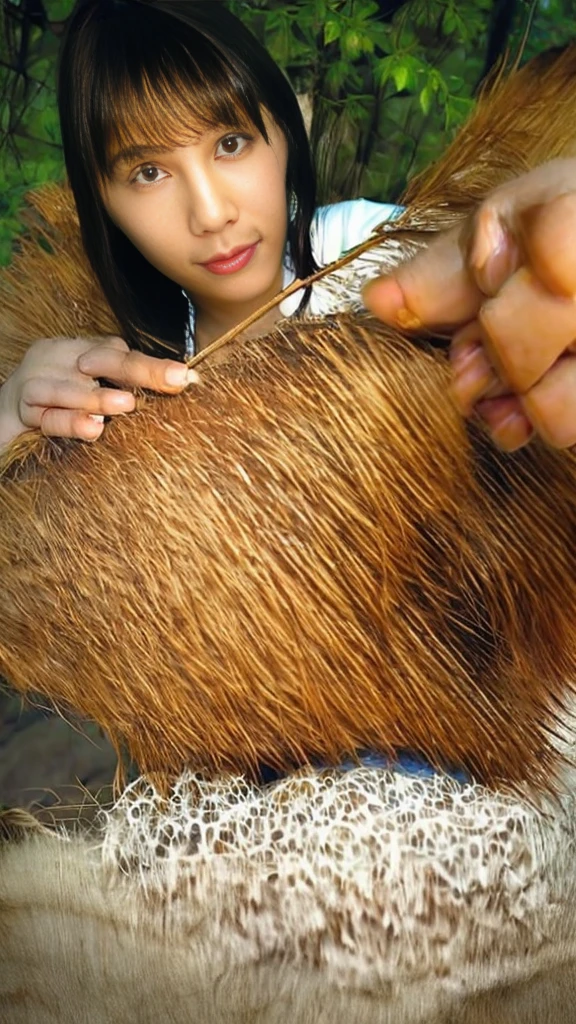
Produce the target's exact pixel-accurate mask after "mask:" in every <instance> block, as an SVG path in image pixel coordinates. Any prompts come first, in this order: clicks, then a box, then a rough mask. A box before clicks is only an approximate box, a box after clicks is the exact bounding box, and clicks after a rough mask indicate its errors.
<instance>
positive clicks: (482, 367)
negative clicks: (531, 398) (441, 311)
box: [450, 320, 504, 416]
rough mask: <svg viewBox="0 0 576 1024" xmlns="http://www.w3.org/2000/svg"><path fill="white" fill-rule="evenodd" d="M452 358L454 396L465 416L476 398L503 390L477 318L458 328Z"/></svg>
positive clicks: (499, 392)
mask: <svg viewBox="0 0 576 1024" xmlns="http://www.w3.org/2000/svg"><path fill="white" fill-rule="evenodd" d="M450 362H451V365H452V370H453V374H454V376H453V381H452V386H451V392H452V396H453V398H454V400H455V402H456V405H457V407H458V409H459V410H460V412H461V413H462V415H463V416H469V415H470V413H471V412H472V408H473V406H474V405H475V404H476V402H477V401H478V400H479V399H480V398H482V397H483V396H485V395H489V396H493V395H498V394H501V393H503V391H504V388H503V386H502V385H501V384H500V381H499V380H498V378H497V377H496V374H495V373H494V369H493V367H492V366H491V364H490V362H489V360H488V358H487V356H486V353H485V351H484V348H483V346H482V337H481V330H480V325H479V323H478V321H477V320H475V321H473V322H472V323H470V324H467V326H466V327H464V328H462V330H460V331H458V332H457V333H456V334H455V335H454V338H453V339H452V344H451V347H450Z"/></svg>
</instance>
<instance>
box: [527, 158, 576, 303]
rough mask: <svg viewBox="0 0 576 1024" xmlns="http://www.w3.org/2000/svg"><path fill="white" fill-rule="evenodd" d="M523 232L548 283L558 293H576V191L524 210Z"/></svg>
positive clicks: (532, 257) (531, 255)
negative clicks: (575, 241)
mask: <svg viewBox="0 0 576 1024" xmlns="http://www.w3.org/2000/svg"><path fill="white" fill-rule="evenodd" d="M575 169H576V168H575ZM519 233H520V238H521V243H522V246H523V249H524V251H525V253H526V259H527V261H528V263H529V264H530V266H531V267H532V268H533V270H534V273H535V274H536V275H537V276H538V278H539V279H540V280H541V281H542V283H543V284H544V285H545V287H546V288H548V290H549V291H551V292H552V293H553V294H555V295H562V296H564V297H572V296H574V295H576V245H575V244H574V240H575V239H576V192H572V193H570V194H568V195H562V196H558V197H557V198H556V199H553V200H551V201H550V202H548V203H546V204H545V205H534V206H531V207H529V208H528V209H527V210H525V211H523V213H522V214H521V216H520V218H519Z"/></svg>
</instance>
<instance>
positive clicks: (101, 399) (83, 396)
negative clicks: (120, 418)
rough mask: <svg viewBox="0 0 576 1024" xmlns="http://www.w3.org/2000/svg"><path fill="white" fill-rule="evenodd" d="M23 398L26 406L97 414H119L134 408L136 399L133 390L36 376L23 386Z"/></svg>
mask: <svg viewBox="0 0 576 1024" xmlns="http://www.w3.org/2000/svg"><path fill="white" fill-rule="evenodd" d="M21 401H22V402H23V403H24V405H26V406H35V405H37V406H41V407H42V408H45V409H49V408H55V409H76V410H79V411H81V412H87V413H92V414H95V415H103V416H115V415H116V414H118V413H126V412H132V411H133V410H134V408H135V407H136V399H135V397H134V395H133V394H132V393H131V392H130V391H117V390H116V389H115V388H101V387H99V386H98V385H97V384H95V385H93V386H92V387H81V386H78V385H74V384H70V383H69V382H68V381H59V380H51V379H46V378H33V379H32V380H28V381H26V383H25V384H24V386H23V388H22V395H21Z"/></svg>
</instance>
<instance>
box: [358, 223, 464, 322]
mask: <svg viewBox="0 0 576 1024" xmlns="http://www.w3.org/2000/svg"><path fill="white" fill-rule="evenodd" d="M460 233H461V229H460V228H458V229H454V230H453V231H450V232H448V233H446V234H444V235H441V236H440V237H439V238H438V239H436V241H434V242H433V243H432V244H431V245H430V246H429V248H428V249H427V250H426V251H425V252H421V253H419V254H418V256H416V257H415V258H414V259H413V260H410V262H408V263H405V264H403V265H402V266H401V267H399V268H398V270H396V271H395V272H394V274H390V275H388V276H386V277H380V278H376V280H374V281H370V282H369V284H367V285H366V287H365V288H364V291H363V300H364V303H365V305H366V307H367V308H368V309H369V310H370V311H371V312H372V313H374V315H375V316H377V317H380V319H381V320H384V321H385V322H386V323H389V324H392V325H394V326H395V327H399V328H401V329H404V330H416V329H418V328H421V327H422V326H428V327H436V328H439V327H441V326H442V327H447V328H449V327H452V326H454V325H456V324H460V323H465V322H466V321H468V320H472V319H473V317H475V316H476V314H477V312H478V309H479V307H480V303H481V302H482V299H483V296H482V293H481V291H480V289H479V288H478V287H477V285H476V283H475V282H474V280H473V279H472V277H471V275H470V274H469V272H468V270H467V267H466V258H465V254H464V253H463V251H462V247H461V245H460Z"/></svg>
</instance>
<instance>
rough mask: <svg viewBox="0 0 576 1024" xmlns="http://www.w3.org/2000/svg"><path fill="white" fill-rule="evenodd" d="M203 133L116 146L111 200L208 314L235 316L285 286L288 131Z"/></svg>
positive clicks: (107, 194)
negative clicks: (162, 143) (164, 142)
mask: <svg viewBox="0 0 576 1024" xmlns="http://www.w3.org/2000/svg"><path fill="white" fill-rule="evenodd" d="M263 116H264V120H265V124H266V130H267V132H268V138H269V144H267V143H266V142H265V140H264V139H263V137H262V136H261V135H260V134H259V132H257V131H256V130H255V129H254V131H253V132H251V133H250V134H248V133H246V132H245V131H244V130H238V129H234V130H233V129H230V130H224V129H216V130H210V131H205V132H202V133H201V134H199V135H198V137H197V139H195V140H194V141H193V142H192V143H191V144H189V145H185V146H180V147H178V148H176V149H162V150H160V149H158V148H154V149H151V148H149V147H146V146H145V145H144V144H143V145H142V146H140V147H131V148H130V149H125V150H120V151H119V152H118V153H116V154H114V157H113V170H112V176H111V179H110V181H109V182H108V183H107V185H106V187H105V190H104V203H105V206H106V209H107V211H108V213H109V215H110V217H111V218H112V220H113V221H114V223H115V224H116V225H117V226H118V227H119V228H120V229H121V231H123V232H124V234H125V235H127V237H128V238H129V239H130V240H131V242H133V244H134V245H135V246H136V248H137V249H139V250H140V252H141V253H142V254H143V256H145V257H146V259H147V260H148V261H149V262H150V263H151V264H152V265H153V266H154V267H156V268H157V269H158V270H160V271H161V272H162V273H163V274H165V275H166V277H169V278H170V279H171V280H173V281H176V282H177V283H178V284H179V285H181V286H182V288H184V289H185V290H186V291H187V292H188V294H189V295H190V298H191V299H192V300H193V302H194V304H195V305H196V308H197V313H198V317H199V322H200V319H201V318H202V317H204V318H205V319H207V320H211V321H213V322H214V323H219V324H224V323H225V322H226V321H230V323H238V322H239V321H240V320H241V319H242V318H243V317H244V316H246V315H248V314H249V313H250V312H252V311H253V310H254V309H257V308H258V306H260V305H261V304H262V303H263V302H265V301H267V300H268V299H270V298H272V297H273V296H274V295H276V294H277V292H278V291H279V290H280V288H281V285H282V259H283V253H284V246H285V242H286V232H287V208H286V165H287V159H288V149H287V144H286V140H285V138H284V135H283V133H282V132H281V131H280V129H279V128H278V127H277V126H276V124H275V123H274V122H273V121H272V119H271V118H270V117H269V116H268V115H267V114H266V112H265V111H264V112H263Z"/></svg>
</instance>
